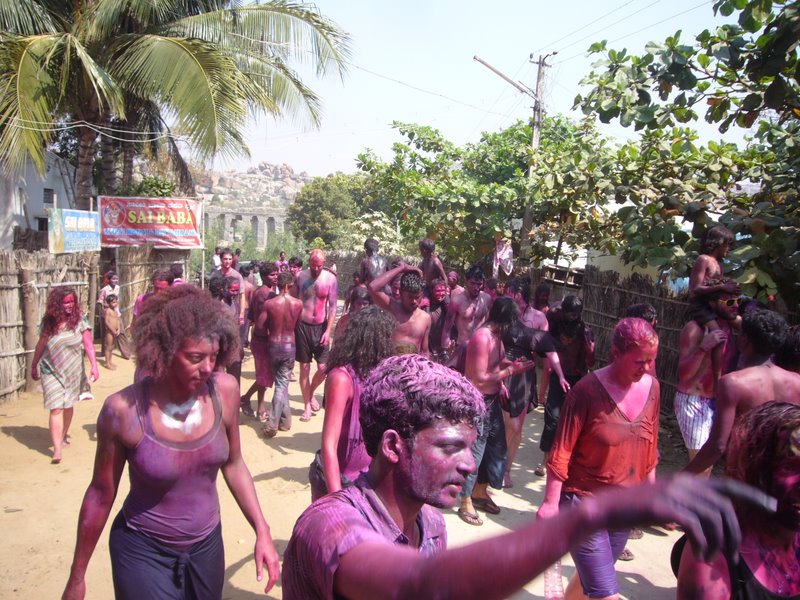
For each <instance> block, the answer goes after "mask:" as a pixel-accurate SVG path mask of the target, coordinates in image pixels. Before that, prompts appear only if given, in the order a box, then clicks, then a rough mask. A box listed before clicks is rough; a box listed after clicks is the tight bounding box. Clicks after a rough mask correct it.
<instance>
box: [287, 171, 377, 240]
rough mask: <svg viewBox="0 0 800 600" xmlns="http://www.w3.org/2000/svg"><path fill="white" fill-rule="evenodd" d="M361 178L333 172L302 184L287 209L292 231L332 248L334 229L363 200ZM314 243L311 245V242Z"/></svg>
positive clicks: (357, 211) (305, 238)
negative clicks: (316, 239) (318, 240)
mask: <svg viewBox="0 0 800 600" xmlns="http://www.w3.org/2000/svg"><path fill="white" fill-rule="evenodd" d="M363 198H364V177H363V176H361V175H347V174H345V173H336V174H334V175H328V176H327V177H315V178H314V179H312V180H311V181H309V182H308V183H307V184H306V185H304V186H303V187H302V188H301V189H300V192H298V194H297V197H296V198H295V200H294V202H292V204H290V205H289V206H288V207H287V209H286V219H287V221H288V222H289V226H290V227H291V229H292V231H293V232H294V233H295V234H297V235H298V236H300V237H301V238H303V239H304V240H306V242H308V243H309V244H311V243H312V242H313V240H314V239H315V238H319V239H321V240H322V242H323V243H324V245H325V247H332V245H333V244H334V242H335V240H336V236H337V231H338V229H339V227H340V226H341V225H342V223H346V222H348V221H350V220H352V219H353V218H355V217H356V216H357V215H358V214H359V210H358V207H359V206H360V205H361V204H362V203H363ZM312 245H313V244H312Z"/></svg>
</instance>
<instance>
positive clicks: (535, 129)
mask: <svg viewBox="0 0 800 600" xmlns="http://www.w3.org/2000/svg"><path fill="white" fill-rule="evenodd" d="M556 54H557V52H553V53H550V54H545V55H544V56H540V57H539V60H538V61H537V64H538V69H537V71H536V90H535V91H534V90H532V89H531V88H529V87H528V86H527V85H525V84H524V83H522V82H521V81H514V80H513V79H511V78H510V77H508V76H507V75H505V74H504V73H502V72H501V71H500V70H499V69H496V68H495V67H493V66H492V65H490V64H489V63H487V62H486V61H485V60H483V59H482V58H480V57H479V56H477V55H476V56H473V57H472V58H473V59H474V60H475V61H477V62H479V63H480V64H482V65H483V66H484V67H486V68H487V69H489V70H490V71H492V73H494V74H495V75H497V76H498V77H500V78H502V79H503V80H504V81H506V82H507V83H509V84H511V85H513V86H514V87H515V88H517V89H518V90H519V91H520V92H522V93H523V94H525V95H526V96H530V97H531V98H533V122H532V123H531V150H532V151H533V152H536V150H537V149H538V148H539V143H540V141H541V137H542V121H543V119H544V102H543V100H542V95H543V94H544V70H545V67H549V66H550V65H548V64H547V62H546V61H547V59H548V57H550V56H554V55H556ZM530 60H531V62H533V54H531V55H530ZM532 177H533V163H532V162H530V163H529V164H528V179H529V180H530V179H531V178H532ZM532 227H533V212H532V211H531V208H530V206H526V207H525V213H524V215H523V217H522V230H521V231H520V237H521V239H520V254H521V255H522V256H523V257H526V258H528V257H529V256H530V244H529V243H528V235H529V234H530V231H531V229H532Z"/></svg>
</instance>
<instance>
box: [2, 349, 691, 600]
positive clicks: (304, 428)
mask: <svg viewBox="0 0 800 600" xmlns="http://www.w3.org/2000/svg"><path fill="white" fill-rule="evenodd" d="M118 364H119V368H118V370H116V371H113V372H112V371H107V370H105V369H103V368H102V367H101V369H100V370H101V377H100V380H99V381H98V382H97V383H95V384H94V386H93V388H94V392H95V395H96V396H97V398H98V399H97V400H94V401H86V402H82V403H80V404H79V405H78V406H77V407H76V409H75V420H74V422H73V426H72V430H71V434H72V445H71V447H70V448H69V449H67V450H66V451H65V453H64V460H63V462H62V463H61V464H60V465H51V464H50V449H49V444H50V442H49V434H48V430H47V413H46V412H45V410H44V409H43V407H42V397H41V394H35V393H34V394H24V395H22V396H21V397H20V399H19V400H17V401H14V402H10V403H7V404H3V405H0V473H2V485H0V507H1V508H2V513H0V531H2V538H1V539H0V564H2V565H4V570H5V572H6V575H5V576H4V577H3V578H2V579H0V598H9V599H10V598H26V599H32V598H35V599H39V598H42V599H48V598H58V597H60V594H61V591H62V590H63V586H64V583H65V581H66V578H67V575H68V571H69V565H70V562H71V560H72V551H73V546H74V543H75V531H76V523H77V516H78V508H79V506H80V503H81V499H82V497H83V493H84V491H85V489H86V485H87V484H88V482H89V479H90V477H91V469H92V460H93V457H94V452H95V420H96V417H97V413H98V410H99V408H100V405H101V402H102V399H103V398H105V397H106V396H107V395H109V394H110V393H111V392H113V391H116V390H118V389H120V388H122V387H124V386H125V385H127V384H128V383H129V382H131V381H132V379H133V365H132V364H131V363H129V362H126V361H124V360H119V361H118ZM243 371H244V372H243V381H242V386H243V387H245V386H248V387H249V385H250V383H251V382H252V380H253V363H252V360H249V361H247V362H245V365H244V369H243ZM290 393H291V399H292V409H293V414H294V416H295V419H294V423H293V429H292V431H291V432H290V433H286V434H279V435H278V436H277V437H275V438H273V439H271V440H265V439H264V438H262V437H260V436H259V434H258V432H259V424H258V423H257V422H255V421H253V420H247V419H246V420H244V421H243V423H242V425H241V427H242V446H243V453H244V457H245V460H246V461H247V464H248V466H249V467H250V471H251V472H252V474H253V478H254V480H255V484H256V490H257V492H258V495H259V498H260V500H261V506H262V508H263V510H264V513H265V515H266V517H267V520H268V522H269V523H270V526H271V528H272V535H273V538H274V540H275V543H276V545H277V548H278V551H279V552H280V553H282V552H283V550H284V548H285V547H286V543H287V541H288V539H289V536H290V535H291V530H292V526H293V525H294V522H295V520H296V519H297V517H298V516H299V515H300V513H301V512H302V511H303V509H305V507H306V506H307V505H308V504H309V501H310V492H309V486H308V478H307V472H308V465H309V463H310V462H311V459H312V457H313V453H314V452H315V451H316V450H317V449H318V448H319V442H320V431H321V429H322V415H321V414H320V415H317V416H316V417H315V418H313V419H312V420H311V421H310V422H308V423H301V422H300V420H299V419H298V418H297V417H299V416H300V414H301V412H302V400H301V399H300V390H299V387H298V385H297V383H292V384H291V387H290ZM270 394H271V392H270ZM268 397H269V398H271V395H270V396H268ZM541 420H542V414H541V413H540V412H534V413H532V414H531V415H529V418H528V422H527V424H526V427H525V432H524V439H523V446H522V448H521V449H520V451H519V454H518V456H517V463H516V464H515V465H514V469H513V471H512V475H513V477H514V481H515V487H514V488H513V489H510V490H505V491H503V492H496V493H495V500H496V502H497V503H498V504H499V505H500V506H501V507H502V508H503V512H502V513H501V514H500V515H498V516H496V517H485V518H484V520H485V521H486V524H485V525H484V526H483V527H471V526H469V525H466V524H465V523H462V522H461V521H460V520H459V519H458V517H457V516H456V514H455V512H453V511H445V512H446V514H445V519H446V521H447V527H448V533H449V537H450V542H451V546H454V545H461V544H464V543H466V542H469V541H471V540H476V539H478V538H480V537H485V536H488V535H493V534H498V533H502V532H504V531H507V530H508V529H509V528H511V527H513V526H514V525H515V524H517V523H520V522H522V521H524V520H526V519H530V518H532V517H533V508H534V507H536V506H538V505H539V503H540V501H541V498H542V492H543V488H544V480H543V479H542V478H538V477H536V476H535V475H533V468H534V467H535V466H536V464H537V463H538V462H539V461H540V459H541V454H540V452H539V449H538V437H539V431H540V430H541ZM662 438H663V439H662V444H661V445H662V454H664V455H665V456H664V459H665V460H664V462H665V467H666V468H667V470H672V469H673V468H674V467H675V466H676V465H678V464H679V463H680V461H681V460H682V459H681V458H680V455H679V454H675V452H674V448H675V446H676V440H675V439H674V436H672V437H670V436H669V435H665V436H662ZM219 485H220V500H221V504H222V524H223V535H224V541H225V551H226V565H227V569H226V584H225V590H224V594H223V596H224V598H230V599H238V600H246V599H248V598H256V597H264V596H263V588H261V589H260V588H259V584H258V582H257V581H256V578H255V569H254V566H253V563H252V561H251V551H252V545H253V542H254V539H255V538H254V535H253V532H252V530H251V529H250V527H249V525H248V524H247V522H246V521H245V519H244V517H242V515H241V513H240V512H239V510H238V508H237V507H236V504H235V502H234V501H233V498H232V497H231V495H230V493H229V492H228V490H227V489H225V484H224V481H223V480H222V477H220V478H219ZM120 488H121V489H120V491H119V495H118V498H117V501H116V502H115V506H114V509H113V511H112V518H113V516H114V515H115V514H116V513H117V511H119V508H120V506H121V503H122V500H123V499H124V497H125V495H126V494H127V491H128V482H127V475H123V479H122V484H121V486H120ZM677 537H678V534H676V533H675V532H666V531H664V530H662V529H660V528H653V529H648V530H646V533H645V536H644V538H643V539H641V540H637V541H631V542H630V543H629V548H630V549H631V550H632V551H633V552H634V554H635V555H636V558H635V559H634V560H633V561H632V562H627V563H618V565H617V566H618V573H619V579H620V583H621V585H622V591H623V596H624V597H625V598H628V599H634V598H636V599H639V598H644V599H648V600H662V599H667V598H674V596H675V593H674V590H675V578H674V577H673V575H672V572H671V571H670V568H669V552H670V549H671V547H672V544H673V542H674V541H675V540H676V539H677ZM542 542H543V543H547V541H546V540H542ZM572 573H573V568H572V567H571V563H570V560H569V557H566V558H565V559H564V574H565V576H569V575H571V574H572ZM87 586H88V592H87V598H101V599H105V598H111V597H113V589H112V584H111V566H110V562H109V558H108V531H107V529H106V531H105V532H104V533H103V535H102V537H101V538H100V542H99V544H98V547H97V550H96V551H95V554H94V556H93V558H92V561H91V563H90V566H89V571H88V574H87ZM542 594H543V589H542V582H541V579H537V580H535V581H533V582H531V583H530V584H529V585H528V586H527V587H526V588H525V589H524V590H522V591H520V592H519V593H517V594H516V595H515V596H513V598H515V599H517V600H521V599H528V598H541V597H542ZM269 597H270V598H280V597H281V591H280V587H279V586H278V587H276V588H275V589H274V590H273V591H272V592H271V593H270V595H269Z"/></svg>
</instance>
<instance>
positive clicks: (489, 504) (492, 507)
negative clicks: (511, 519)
mask: <svg viewBox="0 0 800 600" xmlns="http://www.w3.org/2000/svg"><path fill="white" fill-rule="evenodd" d="M472 506H474V507H475V510H481V511H483V512H485V513H487V514H490V515H499V514H500V507H499V506H497V504H495V503H494V500H492V499H491V498H474V497H473V498H472Z"/></svg>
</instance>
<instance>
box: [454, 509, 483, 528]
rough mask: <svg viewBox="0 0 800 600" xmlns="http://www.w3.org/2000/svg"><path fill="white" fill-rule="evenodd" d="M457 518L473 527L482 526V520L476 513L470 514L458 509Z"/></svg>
mask: <svg viewBox="0 0 800 600" xmlns="http://www.w3.org/2000/svg"><path fill="white" fill-rule="evenodd" d="M458 518H459V519H461V520H462V521H464V523H467V524H468V525H474V526H475V527H478V526H480V525H483V520H482V519H481V518H480V517H479V516H478V513H471V512H469V511H467V510H464V509H463V508H459V509H458Z"/></svg>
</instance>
